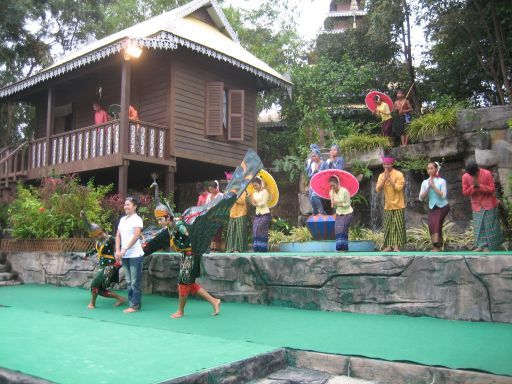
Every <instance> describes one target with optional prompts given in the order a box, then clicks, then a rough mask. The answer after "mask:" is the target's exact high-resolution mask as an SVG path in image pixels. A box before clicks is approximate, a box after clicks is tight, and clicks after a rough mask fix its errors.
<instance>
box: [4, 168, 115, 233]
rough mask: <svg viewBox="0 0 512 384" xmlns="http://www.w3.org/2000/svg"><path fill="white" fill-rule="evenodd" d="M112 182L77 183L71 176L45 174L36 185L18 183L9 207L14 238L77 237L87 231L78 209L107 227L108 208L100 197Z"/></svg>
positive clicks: (109, 225) (110, 187) (108, 189)
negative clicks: (106, 183)
mask: <svg viewBox="0 0 512 384" xmlns="http://www.w3.org/2000/svg"><path fill="white" fill-rule="evenodd" d="M111 189H112V185H108V186H94V184H93V182H92V181H89V182H88V183H87V185H85V186H84V185H81V184H80V183H79V180H78V179H77V178H76V177H73V176H65V177H62V178H59V177H48V178H46V179H43V181H42V183H41V185H40V186H39V187H38V188H35V187H32V186H28V187H25V186H23V185H21V184H19V185H18V187H17V196H16V198H15V199H14V201H13V202H12V204H11V206H10V207H9V210H8V212H9V223H10V225H11V228H12V234H13V237H15V238H21V239H42V238H68V237H80V236H84V235H86V234H87V229H86V228H85V226H84V224H83V222H82V220H81V218H80V211H81V210H83V211H84V212H86V214H87V217H88V219H89V220H90V221H94V222H96V223H98V224H99V225H101V226H102V227H103V228H104V229H105V230H106V231H111V229H112V227H111V223H110V216H109V214H110V213H109V212H108V211H106V210H103V209H102V207H101V203H100V202H101V201H102V199H103V198H104V196H105V195H106V194H107V193H108V192H109V191H110V190H111Z"/></svg>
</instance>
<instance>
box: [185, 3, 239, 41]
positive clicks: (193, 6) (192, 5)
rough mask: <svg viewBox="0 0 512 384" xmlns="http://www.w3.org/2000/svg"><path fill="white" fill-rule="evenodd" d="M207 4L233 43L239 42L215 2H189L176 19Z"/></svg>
mask: <svg viewBox="0 0 512 384" xmlns="http://www.w3.org/2000/svg"><path fill="white" fill-rule="evenodd" d="M208 4H210V5H211V6H212V8H213V9H214V10H215V12H216V14H217V16H218V17H219V19H220V20H221V22H222V24H223V26H224V28H226V31H227V32H228V34H229V37H230V38H231V39H232V40H233V41H235V42H237V43H239V42H240V41H239V40H238V35H237V33H236V32H235V30H234V29H233V27H232V26H231V24H230V23H229V21H228V19H227V18H226V15H225V14H224V12H223V11H222V9H221V7H220V6H219V4H218V3H217V2H216V1H215V0H198V1H194V2H191V3H189V4H186V5H184V6H183V7H181V8H180V12H177V15H178V17H186V16H188V15H190V14H192V13H194V12H195V11H197V10H198V9H200V8H202V7H204V6H205V5H208Z"/></svg>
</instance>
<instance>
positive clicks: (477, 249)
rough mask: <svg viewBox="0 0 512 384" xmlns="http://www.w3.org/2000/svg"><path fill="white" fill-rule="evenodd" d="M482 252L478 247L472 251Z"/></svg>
mask: <svg viewBox="0 0 512 384" xmlns="http://www.w3.org/2000/svg"><path fill="white" fill-rule="evenodd" d="M482 251H483V249H482V248H480V247H478V248H475V249H473V252H482Z"/></svg>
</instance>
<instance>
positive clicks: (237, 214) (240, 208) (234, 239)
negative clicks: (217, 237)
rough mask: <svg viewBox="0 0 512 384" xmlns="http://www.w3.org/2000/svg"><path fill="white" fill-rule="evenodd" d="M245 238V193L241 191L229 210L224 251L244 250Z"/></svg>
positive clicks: (246, 243)
mask: <svg viewBox="0 0 512 384" xmlns="http://www.w3.org/2000/svg"><path fill="white" fill-rule="evenodd" d="M248 248H249V245H248V240H247V193H246V192H243V193H242V195H241V196H240V198H239V199H238V200H237V201H236V202H235V204H233V207H232V208H231V210H230V212H229V223H228V232H227V235H226V252H246V251H247V249H248Z"/></svg>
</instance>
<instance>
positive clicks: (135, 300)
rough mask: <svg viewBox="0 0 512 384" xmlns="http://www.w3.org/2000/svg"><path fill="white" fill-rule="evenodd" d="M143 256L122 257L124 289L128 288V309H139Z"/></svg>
mask: <svg viewBox="0 0 512 384" xmlns="http://www.w3.org/2000/svg"><path fill="white" fill-rule="evenodd" d="M143 261H144V256H140V257H124V258H123V267H124V275H125V277H126V287H127V288H128V302H129V303H130V308H135V309H139V308H140V307H141V296H142V291H141V288H140V285H141V280H142V262H143Z"/></svg>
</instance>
